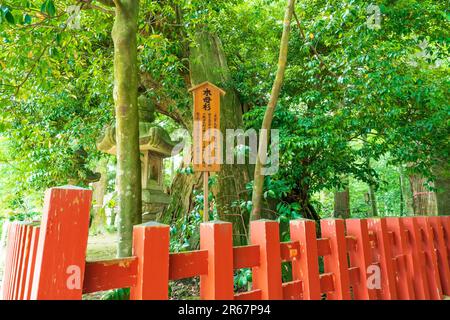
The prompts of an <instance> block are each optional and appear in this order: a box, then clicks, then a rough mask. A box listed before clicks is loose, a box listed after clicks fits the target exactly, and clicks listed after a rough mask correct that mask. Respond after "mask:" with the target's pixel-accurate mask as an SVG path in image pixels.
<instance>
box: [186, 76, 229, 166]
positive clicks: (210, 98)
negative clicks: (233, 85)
mask: <svg viewBox="0 0 450 320" xmlns="http://www.w3.org/2000/svg"><path fill="white" fill-rule="evenodd" d="M189 91H191V92H192V93H193V94H194V112H193V116H194V126H193V127H194V132H193V148H194V149H193V151H194V152H193V161H194V171H203V172H217V171H220V159H221V152H222V145H221V142H222V141H221V139H219V137H218V136H216V135H214V134H209V135H208V134H207V132H208V130H211V129H216V130H218V131H217V132H220V96H221V95H224V94H225V91H223V90H222V89H220V88H218V87H216V86H215V85H214V84H212V83H210V82H208V81H206V82H203V83H201V84H199V85H197V86H195V87H193V88H191V89H189ZM211 132H212V131H209V133H211Z"/></svg>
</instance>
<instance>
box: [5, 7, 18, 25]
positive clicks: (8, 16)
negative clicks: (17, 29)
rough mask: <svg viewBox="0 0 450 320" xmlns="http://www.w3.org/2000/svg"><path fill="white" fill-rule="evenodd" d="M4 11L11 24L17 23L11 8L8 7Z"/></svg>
mask: <svg viewBox="0 0 450 320" xmlns="http://www.w3.org/2000/svg"><path fill="white" fill-rule="evenodd" d="M4 12H5V19H6V21H8V22H9V23H10V24H15V23H16V22H15V21H14V16H13V15H12V13H11V11H9V9H8V8H6V10H4Z"/></svg>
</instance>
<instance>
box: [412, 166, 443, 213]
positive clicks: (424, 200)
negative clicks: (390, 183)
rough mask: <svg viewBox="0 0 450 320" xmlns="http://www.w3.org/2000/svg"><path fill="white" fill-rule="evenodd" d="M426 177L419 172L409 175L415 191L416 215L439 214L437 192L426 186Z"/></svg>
mask: <svg viewBox="0 0 450 320" xmlns="http://www.w3.org/2000/svg"><path fill="white" fill-rule="evenodd" d="M426 182H427V181H426V179H425V178H424V177H422V176H419V175H417V174H413V175H410V176H409V183H410V185H411V190H412V192H413V209H414V215H416V216H430V215H436V214H437V204H436V194H435V193H434V192H433V191H430V190H429V189H428V188H427V187H426Z"/></svg>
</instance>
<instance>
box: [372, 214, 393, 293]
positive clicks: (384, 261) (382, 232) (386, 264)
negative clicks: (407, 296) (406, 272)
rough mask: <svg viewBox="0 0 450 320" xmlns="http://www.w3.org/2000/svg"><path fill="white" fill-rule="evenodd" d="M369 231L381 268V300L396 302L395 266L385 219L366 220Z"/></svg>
mask: <svg viewBox="0 0 450 320" xmlns="http://www.w3.org/2000/svg"><path fill="white" fill-rule="evenodd" d="M367 222H368V227H369V231H372V232H373V233H374V235H375V236H376V243H377V245H376V248H375V256H376V260H377V261H378V262H379V263H380V268H381V290H380V294H381V299H383V300H396V299H397V287H396V283H395V266H394V261H393V257H392V251H391V236H390V235H389V233H388V230H387V225H386V219H385V218H370V219H368V221H367Z"/></svg>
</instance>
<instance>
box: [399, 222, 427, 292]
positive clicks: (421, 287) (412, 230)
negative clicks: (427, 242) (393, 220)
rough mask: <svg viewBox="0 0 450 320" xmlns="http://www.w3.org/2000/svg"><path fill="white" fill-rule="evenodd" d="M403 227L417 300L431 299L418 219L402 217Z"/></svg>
mask: <svg viewBox="0 0 450 320" xmlns="http://www.w3.org/2000/svg"><path fill="white" fill-rule="evenodd" d="M401 219H402V221H403V226H404V228H405V230H407V237H406V240H407V241H406V242H407V252H406V254H407V259H408V261H409V262H408V264H407V267H408V273H409V274H410V275H411V276H412V282H413V286H414V293H415V298H416V299H418V300H419V299H420V300H428V299H430V293H429V291H428V281H427V280H426V271H425V257H424V254H423V249H422V237H421V235H420V229H419V225H418V223H417V218H416V217H402V218H401Z"/></svg>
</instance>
